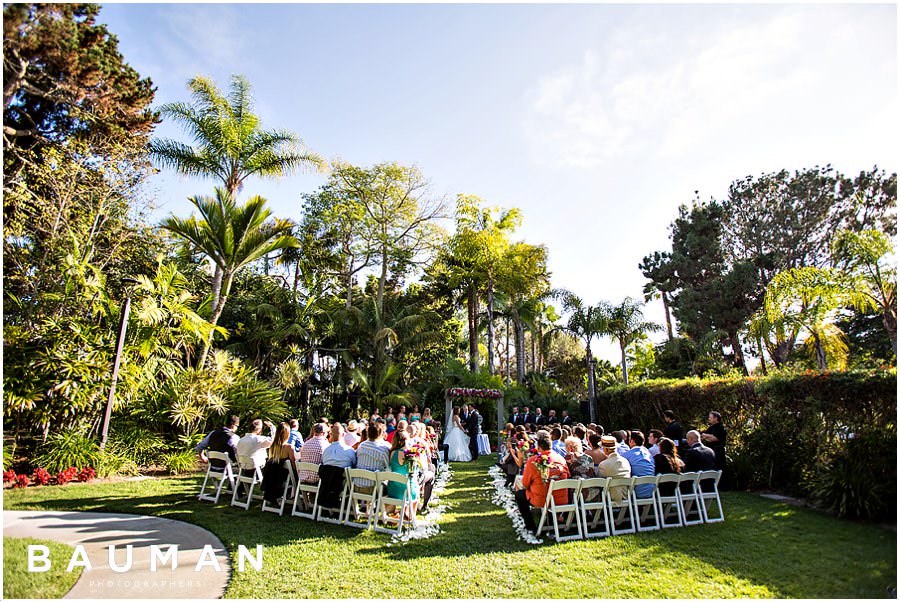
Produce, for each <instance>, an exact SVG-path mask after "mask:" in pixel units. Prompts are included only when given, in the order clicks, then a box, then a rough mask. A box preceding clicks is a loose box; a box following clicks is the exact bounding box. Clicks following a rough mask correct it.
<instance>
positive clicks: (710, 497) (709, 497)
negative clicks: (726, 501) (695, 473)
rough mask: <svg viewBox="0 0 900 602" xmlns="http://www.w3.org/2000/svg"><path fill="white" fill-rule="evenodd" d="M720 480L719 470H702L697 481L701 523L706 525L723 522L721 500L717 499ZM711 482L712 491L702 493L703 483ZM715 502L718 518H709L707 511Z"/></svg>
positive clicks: (723, 514) (723, 515)
mask: <svg viewBox="0 0 900 602" xmlns="http://www.w3.org/2000/svg"><path fill="white" fill-rule="evenodd" d="M721 478H722V471H721V470H704V471H703V472H701V473H700V478H699V479H698V481H699V484H700V500H701V502H702V503H701V504H700V509H701V510H702V511H703V521H704V522H706V523H721V522H723V521H724V520H725V512H724V511H723V510H722V500H721V498H720V497H719V480H720V479H721ZM704 482H706V483H709V482H712V491H704V490H703V483H704ZM707 502H709V503H707ZM712 502H715V504H716V507H717V508H718V516H714V517H712V518H710V516H709V511H710V509H711V506H712Z"/></svg>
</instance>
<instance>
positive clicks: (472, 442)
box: [466, 411, 481, 462]
mask: <svg viewBox="0 0 900 602" xmlns="http://www.w3.org/2000/svg"><path fill="white" fill-rule="evenodd" d="M478 423H479V420H478V412H477V411H476V412H471V413H470V414H469V417H468V418H466V432H467V433H468V434H469V451H471V452H472V461H473V462H474V461H475V460H477V459H478V435H480V434H481V428H480V427H479V424H478Z"/></svg>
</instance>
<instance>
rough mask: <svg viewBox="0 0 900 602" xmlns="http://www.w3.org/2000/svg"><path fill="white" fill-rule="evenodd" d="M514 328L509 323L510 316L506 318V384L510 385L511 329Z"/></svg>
mask: <svg viewBox="0 0 900 602" xmlns="http://www.w3.org/2000/svg"><path fill="white" fill-rule="evenodd" d="M511 329H512V326H511V325H510V323H509V317H507V318H506V386H507V387H508V386H509V373H510V363H511V362H510V361H509V360H510V359H511V358H510V357H509V331H510V330H511Z"/></svg>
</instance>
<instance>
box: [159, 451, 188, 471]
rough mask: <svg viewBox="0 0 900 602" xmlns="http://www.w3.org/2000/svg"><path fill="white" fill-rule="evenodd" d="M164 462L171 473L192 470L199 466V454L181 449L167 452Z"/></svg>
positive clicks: (163, 458)
mask: <svg viewBox="0 0 900 602" xmlns="http://www.w3.org/2000/svg"><path fill="white" fill-rule="evenodd" d="M162 464H163V466H165V467H166V472H168V473H169V474H182V473H185V472H191V471H192V470H194V469H195V468H196V467H197V454H195V453H194V452H192V451H179V452H173V453H170V454H165V455H164V456H163V457H162Z"/></svg>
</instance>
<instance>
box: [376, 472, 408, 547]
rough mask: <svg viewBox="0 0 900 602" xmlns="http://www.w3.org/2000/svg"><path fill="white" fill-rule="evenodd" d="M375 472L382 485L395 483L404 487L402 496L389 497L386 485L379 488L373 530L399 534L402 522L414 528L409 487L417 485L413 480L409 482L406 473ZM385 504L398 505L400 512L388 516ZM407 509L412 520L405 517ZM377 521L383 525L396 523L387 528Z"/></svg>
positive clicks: (401, 529)
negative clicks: (394, 527) (392, 527)
mask: <svg viewBox="0 0 900 602" xmlns="http://www.w3.org/2000/svg"><path fill="white" fill-rule="evenodd" d="M376 474H377V475H378V482H379V483H381V484H383V485H387V484H389V483H397V484H399V485H403V486H404V488H405V489H404V493H403V497H402V498H396V497H390V496H389V495H388V493H387V487H385V488H384V489H379V492H378V505H377V507H376V510H375V525H374V526H375V530H376V531H378V532H379V533H395V534H398V535H399V534H400V533H401V532H402V531H403V524H404V522H405V523H408V524H411V525H412V526H413V528H415V527H416V515H415V513H414V512H413V511H412V510H413V508H412V506H413V500H412V494H411V493H410V487H417V486H418V485H417V484H416V483H415V482H413V483H410V482H409V479H408V478H407V476H406V475H403V474H399V473H396V472H387V471H378V473H376ZM385 506H396V507H398V508H399V510H400V514H399V515H398V516H397V517H396V518H394V517H392V516H389V515H388V513H387V509H386V508H385ZM407 510H409V512H410V515H411V516H412V520H407V519H406V511H407ZM379 523H380V524H383V525H389V524H391V523H396V524H397V528H396V529H388V528H386V527H381V526H379Z"/></svg>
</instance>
